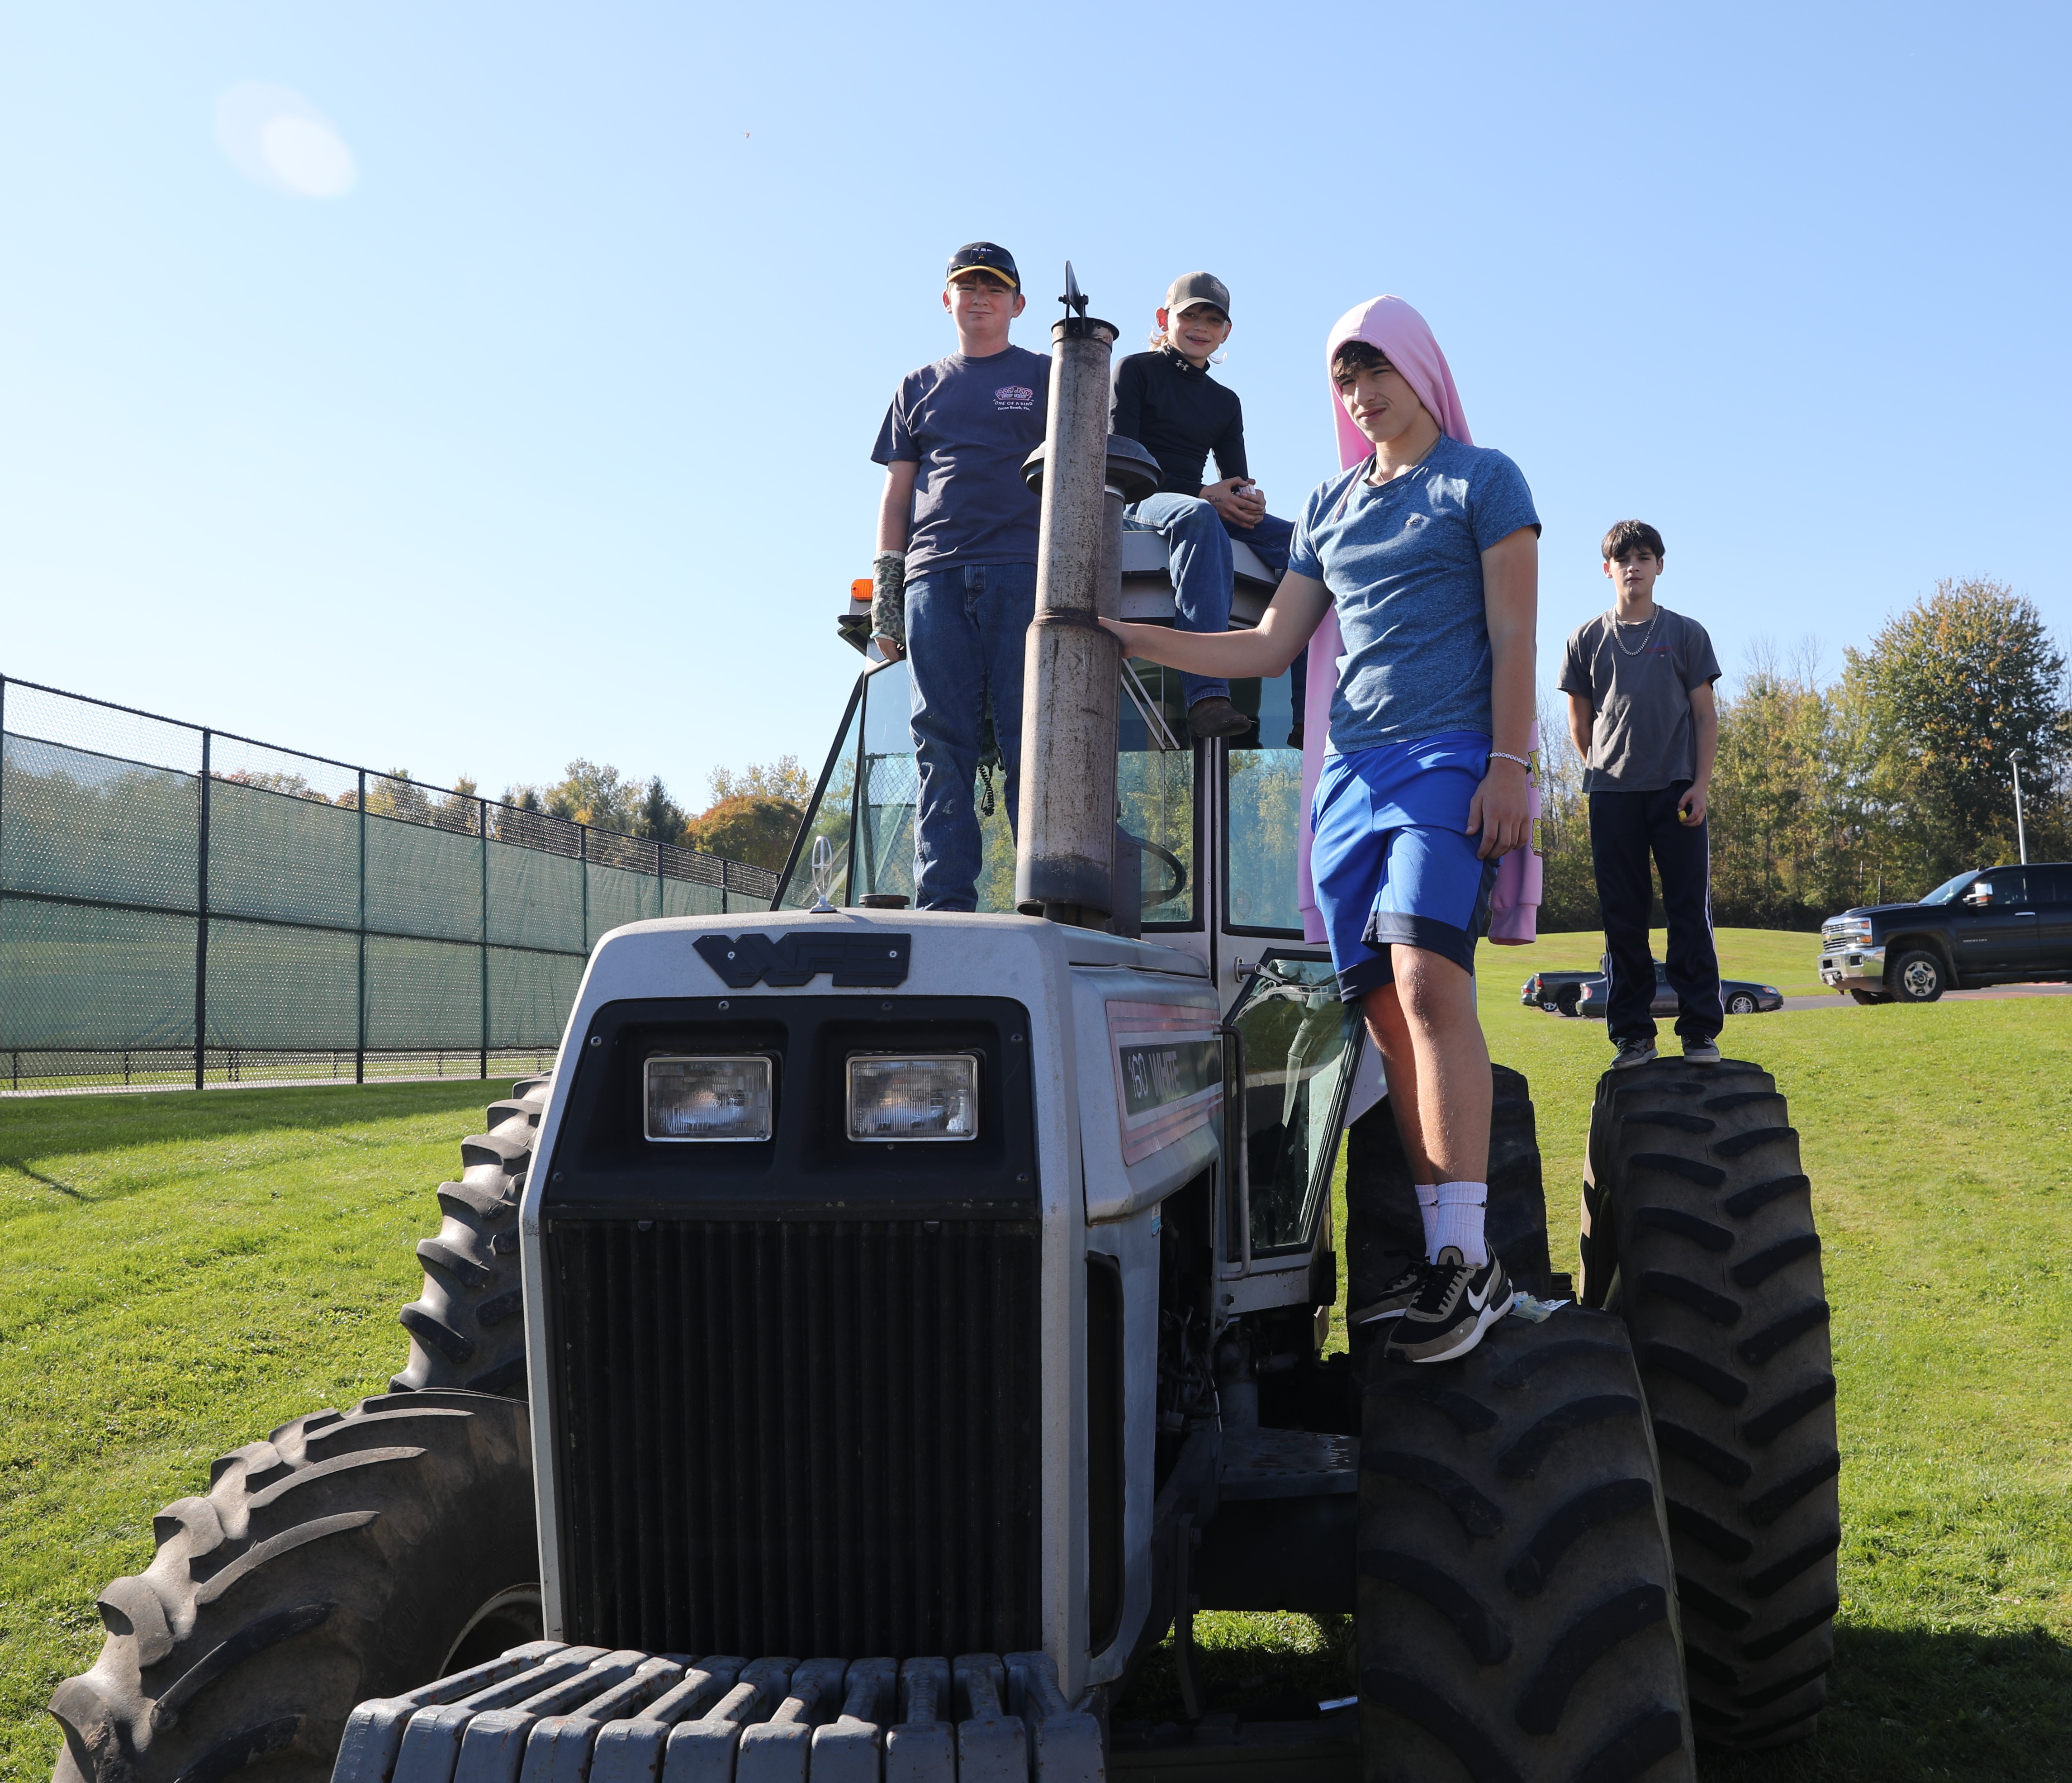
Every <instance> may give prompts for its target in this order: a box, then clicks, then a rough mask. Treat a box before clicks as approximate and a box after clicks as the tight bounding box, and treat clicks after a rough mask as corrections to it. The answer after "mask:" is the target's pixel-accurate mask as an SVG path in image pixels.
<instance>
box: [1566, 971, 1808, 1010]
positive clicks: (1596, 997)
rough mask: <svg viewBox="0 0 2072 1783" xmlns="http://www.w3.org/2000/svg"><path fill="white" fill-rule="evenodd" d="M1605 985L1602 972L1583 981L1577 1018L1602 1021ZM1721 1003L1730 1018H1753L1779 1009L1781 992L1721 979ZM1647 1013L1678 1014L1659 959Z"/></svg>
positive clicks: (1739, 980) (1770, 986)
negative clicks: (1752, 1016)
mask: <svg viewBox="0 0 2072 1783" xmlns="http://www.w3.org/2000/svg"><path fill="white" fill-rule="evenodd" d="M1610 1001H1611V999H1610V998H1609V996H1608V995H1607V994H1606V993H1605V975H1604V974H1602V973H1601V972H1593V973H1592V974H1590V975H1589V977H1588V978H1585V979H1584V981H1583V982H1582V985H1581V987H1580V988H1579V990H1577V996H1576V1008H1575V1013H1576V1014H1577V1015H1581V1016H1584V1017H1586V1018H1588V1019H1594V1020H1597V1021H1602V1020H1603V1019H1605V1015H1606V1013H1607V1011H1608V1009H1609V1004H1610ZM1720 1002H1722V1003H1725V1005H1726V1009H1727V1013H1728V1014H1729V1015H1760V1014H1762V1013H1763V1012H1764V1011H1768V1010H1772V1009H1782V1007H1784V993H1783V992H1782V991H1781V990H1778V988H1777V986H1775V985H1774V984H1757V983H1756V982H1754V981H1753V979H1749V978H1722V979H1720ZM1647 1012H1648V1013H1649V1014H1650V1015H1667V1016H1671V1017H1673V1016H1675V1014H1676V1012H1677V1002H1676V993H1675V991H1674V990H1671V989H1670V987H1669V974H1668V971H1667V969H1666V968H1665V967H1664V966H1663V963H1662V962H1661V961H1659V960H1657V961H1656V962H1655V1000H1654V1001H1653V1002H1652V1003H1650V1004H1649V1005H1648V1006H1647Z"/></svg>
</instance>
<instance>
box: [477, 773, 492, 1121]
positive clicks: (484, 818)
mask: <svg viewBox="0 0 2072 1783" xmlns="http://www.w3.org/2000/svg"><path fill="white" fill-rule="evenodd" d="M475 805H476V806H477V808H478V812H477V814H478V815H479V817H480V819H481V822H482V1076H483V1081H484V1082H485V1083H486V1082H487V1081H488V1079H489V801H488V800H487V799H477V800H476V801H475Z"/></svg>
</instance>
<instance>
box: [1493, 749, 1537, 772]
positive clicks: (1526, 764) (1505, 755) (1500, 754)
mask: <svg viewBox="0 0 2072 1783" xmlns="http://www.w3.org/2000/svg"><path fill="white" fill-rule="evenodd" d="M1490 760H1492V761H1515V762H1516V763H1517V764H1518V765H1519V767H1521V768H1523V769H1524V770H1525V771H1526V772H1527V773H1528V774H1529V773H1531V772H1532V763H1531V760H1530V759H1529V758H1527V756H1514V755H1513V754H1511V751H1509V750H1507V749H1492V750H1490Z"/></svg>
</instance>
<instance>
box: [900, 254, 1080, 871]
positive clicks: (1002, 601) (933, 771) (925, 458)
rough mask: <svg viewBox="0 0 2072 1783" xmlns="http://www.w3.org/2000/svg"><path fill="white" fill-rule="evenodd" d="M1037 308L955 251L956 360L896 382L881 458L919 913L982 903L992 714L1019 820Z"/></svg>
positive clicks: (1037, 423) (1009, 277)
mask: <svg viewBox="0 0 2072 1783" xmlns="http://www.w3.org/2000/svg"><path fill="white" fill-rule="evenodd" d="M1025 303H1026V299H1025V298H1024V297H1023V296H1022V279H1021V275H1020V274H1018V273H1017V271H1016V270H1015V266H1014V261H1013V257H1012V256H1011V255H1010V254H1009V253H1008V252H1007V250H1006V249H1005V248H1000V247H996V246H995V245H993V243H992V242H990V241H974V242H971V243H969V244H968V245H965V246H964V247H961V248H960V249H957V251H956V253H954V254H952V256H951V257H950V265H949V270H948V274H947V275H946V278H945V288H944V290H943V308H944V309H946V310H948V311H949V313H950V319H951V320H952V322H953V323H955V324H956V331H957V350H956V352H953V353H951V354H949V355H948V356H947V357H945V358H942V359H939V360H935V363H934V364H931V365H924V366H923V367H922V368H921V369H920V370H919V371H918V372H910V373H907V375H906V377H904V378H902V379H901V380H900V383H899V389H898V392H897V393H895V394H894V397H893V398H892V405H891V406H890V408H889V409H887V410H886V413H885V423H884V425H883V426H882V427H880V428H879V430H878V443H877V444H876V445H875V446H874V447H872V449H871V454H870V455H871V457H872V458H873V459H874V460H875V461H876V462H877V463H880V464H882V465H883V466H884V467H885V494H884V496H883V499H882V500H881V501H880V503H879V504H878V555H877V558H876V559H875V560H874V565H873V575H874V580H875V582H876V584H877V587H876V589H875V591H874V598H873V599H872V601H871V603H870V619H871V631H872V632H873V634H874V637H875V639H876V641H877V643H878V647H879V649H881V650H882V651H883V653H885V654H886V656H888V657H894V658H897V657H900V656H902V655H904V656H906V657H907V659H908V660H909V661H910V662H911V665H912V669H913V686H914V694H913V717H912V725H913V731H914V753H915V762H916V765H917V767H918V768H919V779H920V788H919V792H918V793H916V795H915V815H914V902H915V904H916V905H917V906H918V907H919V908H922V909H923V910H971V909H975V908H976V907H977V902H978V898H977V891H978V875H979V869H980V867H981V866H982V865H983V864H984V857H983V854H982V850H981V845H980V838H979V827H978V814H977V813H976V810H975V809H973V807H972V783H973V782H974V781H975V780H976V778H977V776H978V763H979V753H980V745H981V742H982V739H983V737H984V734H985V721H986V717H987V714H988V713H989V711H990V713H991V714H992V719H993V736H994V739H995V740H996V741H997V743H998V745H999V748H1000V755H1001V764H1002V766H1003V768H1005V777H1006V782H1007V784H1006V786H1005V794H1006V798H1007V821H1008V822H1009V824H1010V825H1012V824H1013V822H1014V821H1015V817H1016V812H1015V794H1016V792H1017V789H1018V788H1019V787H1020V785H1021V780H1022V767H1021V764H1022V653H1023V649H1024V648H1025V641H1026V637H1027V635H1028V631H1029V626H1030V621H1031V620H1034V617H1035V616H1036V537H1037V530H1038V503H1037V498H1036V496H1034V494H1033V493H1032V492H1030V488H1029V487H1028V485H1027V484H1025V483H1024V482H1023V481H1022V460H1023V459H1026V458H1027V457H1028V455H1030V453H1031V452H1032V451H1034V450H1035V449H1036V448H1037V447H1038V446H1040V445H1042V443H1043V432H1044V428H1045V426H1046V418H1047V416H1048V412H1049V408H1050V356H1049V355H1047V354H1045V353H1032V352H1027V351H1026V350H1025V349H1024V348H1020V347H1017V346H1013V345H1011V344H1009V340H1008V338H1007V331H1008V329H1009V327H1010V326H1012V324H1013V320H1014V319H1015V317H1017V315H1021V313H1022V309H1023V307H1024V305H1025Z"/></svg>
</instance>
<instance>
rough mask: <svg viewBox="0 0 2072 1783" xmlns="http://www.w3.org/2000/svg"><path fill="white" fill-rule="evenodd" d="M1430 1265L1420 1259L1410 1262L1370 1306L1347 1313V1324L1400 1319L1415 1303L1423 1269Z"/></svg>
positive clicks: (1367, 1323) (1377, 1322) (1420, 1286)
mask: <svg viewBox="0 0 2072 1783" xmlns="http://www.w3.org/2000/svg"><path fill="white" fill-rule="evenodd" d="M1430 1267H1431V1265H1430V1264H1429V1263H1426V1262H1422V1261H1420V1262H1413V1263H1412V1264H1411V1265H1410V1266H1409V1267H1408V1268H1407V1269H1405V1270H1404V1272H1403V1273H1402V1274H1400V1275H1399V1276H1397V1277H1396V1279H1395V1280H1394V1281H1392V1282H1391V1283H1389V1284H1388V1286H1387V1287H1385V1288H1383V1290H1382V1291H1381V1298H1380V1299H1378V1300H1376V1301H1375V1303H1374V1304H1373V1305H1372V1306H1367V1307H1361V1308H1360V1309H1359V1312H1355V1313H1352V1314H1350V1315H1349V1316H1347V1318H1346V1324H1349V1325H1371V1324H1379V1322H1380V1321H1381V1320H1383V1319H1400V1318H1401V1317H1402V1316H1404V1313H1406V1312H1408V1311H1409V1310H1410V1308H1411V1307H1412V1305H1413V1304H1415V1303H1416V1299H1417V1295H1418V1291H1419V1290H1420V1289H1421V1288H1422V1287H1424V1271H1425V1270H1428V1269H1429V1268H1430Z"/></svg>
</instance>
